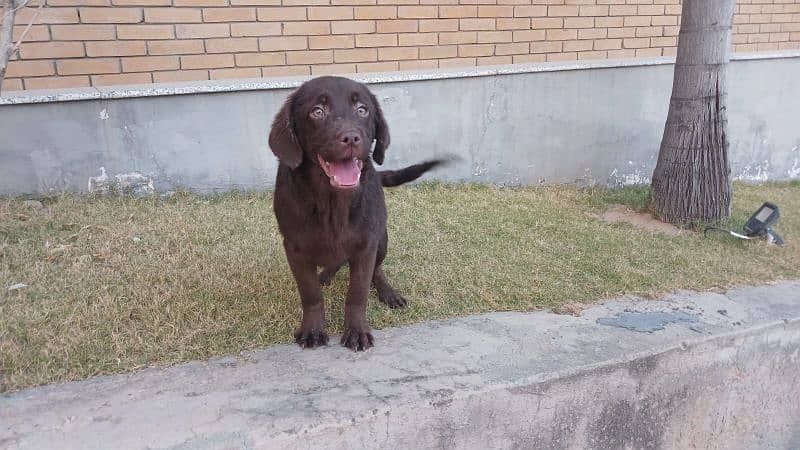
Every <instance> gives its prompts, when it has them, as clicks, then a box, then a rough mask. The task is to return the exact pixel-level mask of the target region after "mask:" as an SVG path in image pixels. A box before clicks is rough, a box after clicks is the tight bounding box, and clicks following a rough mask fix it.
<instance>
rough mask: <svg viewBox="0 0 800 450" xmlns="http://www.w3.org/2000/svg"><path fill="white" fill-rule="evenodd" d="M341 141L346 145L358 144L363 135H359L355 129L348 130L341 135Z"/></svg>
mask: <svg viewBox="0 0 800 450" xmlns="http://www.w3.org/2000/svg"><path fill="white" fill-rule="evenodd" d="M339 141H340V142H341V143H342V144H345V145H358V144H359V143H360V142H361V136H359V135H358V133H357V132H355V131H348V132H346V133H342V135H341V136H340V137H339Z"/></svg>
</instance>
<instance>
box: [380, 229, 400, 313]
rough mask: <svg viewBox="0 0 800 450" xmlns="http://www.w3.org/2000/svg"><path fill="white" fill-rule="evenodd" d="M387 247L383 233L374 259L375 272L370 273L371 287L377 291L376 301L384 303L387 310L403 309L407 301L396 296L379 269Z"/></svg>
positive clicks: (387, 241)
mask: <svg viewBox="0 0 800 450" xmlns="http://www.w3.org/2000/svg"><path fill="white" fill-rule="evenodd" d="M388 247H389V236H388V234H387V233H386V232H385V231H384V234H383V237H382V238H381V242H380V243H379V244H378V255H377V258H376V259H375V271H374V272H373V273H372V285H373V286H375V290H376V291H378V300H380V301H382V302H383V303H386V305H388V306H389V308H405V307H406V306H407V305H408V301H407V300H406V299H405V298H403V296H402V295H400V294H398V293H397V292H396V291H395V290H394V288H393V287H392V286H391V285H390V284H389V280H387V279H386V274H385V273H384V272H383V268H382V267H381V265H382V263H383V259H384V258H386V252H387V250H388Z"/></svg>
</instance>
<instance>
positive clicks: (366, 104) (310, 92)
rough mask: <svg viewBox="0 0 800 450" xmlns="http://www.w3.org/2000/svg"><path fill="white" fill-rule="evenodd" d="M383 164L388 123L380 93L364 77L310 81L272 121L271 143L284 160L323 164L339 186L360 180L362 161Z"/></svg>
mask: <svg viewBox="0 0 800 450" xmlns="http://www.w3.org/2000/svg"><path fill="white" fill-rule="evenodd" d="M373 140H374V141H375V150H374V151H373V153H372V159H373V160H374V161H375V162H376V163H378V164H383V156H384V153H385V152H386V148H387V147H388V146H389V127H388V126H387V125H386V120H385V119H384V118H383V112H381V107H380V105H379V104H378V101H377V99H375V96H374V95H372V93H371V92H370V91H369V90H368V89H367V87H366V86H364V85H363V84H361V83H358V82H355V81H353V80H349V79H347V78H341V77H320V78H315V79H313V80H310V81H307V82H306V83H304V84H303V85H302V86H300V88H299V89H297V90H296V91H295V92H294V93H292V95H290V96H289V98H288V99H287V100H286V103H285V104H284V105H283V108H282V109H281V110H280V111H279V112H278V114H277V115H276V116H275V120H274V121H273V122H272V131H271V132H270V134H269V146H270V148H271V149H272V152H273V153H275V156H277V157H278V159H279V160H280V162H281V163H282V164H285V165H286V166H288V167H290V168H291V169H295V168H297V167H299V166H300V165H301V164H313V165H316V166H318V167H319V169H320V170H322V171H323V172H324V173H325V175H327V176H328V178H329V179H330V183H331V186H333V187H334V188H336V189H354V188H357V187H358V186H359V182H360V179H361V173H362V171H363V170H364V163H365V162H366V161H367V159H368V158H369V150H370V148H371V147H372V142H373Z"/></svg>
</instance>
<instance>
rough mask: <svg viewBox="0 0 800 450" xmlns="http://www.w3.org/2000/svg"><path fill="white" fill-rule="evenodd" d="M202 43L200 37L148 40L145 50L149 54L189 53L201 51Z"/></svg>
mask: <svg viewBox="0 0 800 450" xmlns="http://www.w3.org/2000/svg"><path fill="white" fill-rule="evenodd" d="M203 49H204V45H203V41H202V40H200V39H190V40H178V41H150V42H148V43H147V51H148V53H149V54H151V55H191V54H195V53H203V51H204V50H203Z"/></svg>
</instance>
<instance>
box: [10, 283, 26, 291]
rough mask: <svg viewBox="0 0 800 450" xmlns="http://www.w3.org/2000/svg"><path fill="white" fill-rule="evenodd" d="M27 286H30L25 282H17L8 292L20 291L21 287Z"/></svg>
mask: <svg viewBox="0 0 800 450" xmlns="http://www.w3.org/2000/svg"><path fill="white" fill-rule="evenodd" d="M26 287H28V285H27V284H25V283H15V284H12V285H11V286H9V287H8V292H14V291H18V290H20V289H25V288H26Z"/></svg>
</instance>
